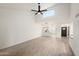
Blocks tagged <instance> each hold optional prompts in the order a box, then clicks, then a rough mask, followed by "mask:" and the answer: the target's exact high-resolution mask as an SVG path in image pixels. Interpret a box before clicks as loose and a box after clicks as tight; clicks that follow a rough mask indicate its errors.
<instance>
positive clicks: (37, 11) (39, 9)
mask: <svg viewBox="0 0 79 59" xmlns="http://www.w3.org/2000/svg"><path fill="white" fill-rule="evenodd" d="M31 11H34V12H35V15H37V14H39V13H40V14H42V15H43V12H45V11H47V9H44V10H41V6H40V3H38V9H37V10H34V9H32V10H31Z"/></svg>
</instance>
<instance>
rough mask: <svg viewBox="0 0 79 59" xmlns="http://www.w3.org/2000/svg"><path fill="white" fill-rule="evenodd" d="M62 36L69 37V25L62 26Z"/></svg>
mask: <svg viewBox="0 0 79 59" xmlns="http://www.w3.org/2000/svg"><path fill="white" fill-rule="evenodd" d="M61 37H67V27H61Z"/></svg>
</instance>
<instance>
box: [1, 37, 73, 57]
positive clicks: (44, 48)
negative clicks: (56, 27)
mask: <svg viewBox="0 0 79 59" xmlns="http://www.w3.org/2000/svg"><path fill="white" fill-rule="evenodd" d="M0 55H2V56H6V55H7V56H74V53H73V51H72V49H71V47H70V46H69V43H68V38H53V37H38V38H36V39H32V40H29V41H27V42H24V43H21V44H18V45H16V46H12V47H9V48H6V49H2V50H0Z"/></svg>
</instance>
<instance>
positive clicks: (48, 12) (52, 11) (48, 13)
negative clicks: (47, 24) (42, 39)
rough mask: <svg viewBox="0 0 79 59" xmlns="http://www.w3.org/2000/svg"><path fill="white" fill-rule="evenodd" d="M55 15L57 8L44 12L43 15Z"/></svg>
mask: <svg viewBox="0 0 79 59" xmlns="http://www.w3.org/2000/svg"><path fill="white" fill-rule="evenodd" d="M54 15H55V10H49V11H46V12H44V13H43V17H49V16H54Z"/></svg>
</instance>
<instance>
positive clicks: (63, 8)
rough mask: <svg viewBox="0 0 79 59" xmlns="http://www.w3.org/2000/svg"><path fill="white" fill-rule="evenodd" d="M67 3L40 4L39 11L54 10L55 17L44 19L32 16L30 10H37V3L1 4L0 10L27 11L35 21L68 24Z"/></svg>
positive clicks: (68, 8) (32, 13)
mask: <svg viewBox="0 0 79 59" xmlns="http://www.w3.org/2000/svg"><path fill="white" fill-rule="evenodd" d="M70 5H71V4H69V3H56V4H55V3H41V9H47V8H48V9H49V10H55V12H56V14H55V16H51V17H46V18H44V17H43V16H42V15H37V16H35V15H34V12H32V11H31V9H37V3H1V4H0V9H5V10H6V9H8V10H9V9H12V10H20V11H29V12H30V13H31V15H33V16H34V17H35V19H36V20H42V21H53V22H67V21H68V22H69V20H70Z"/></svg>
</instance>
